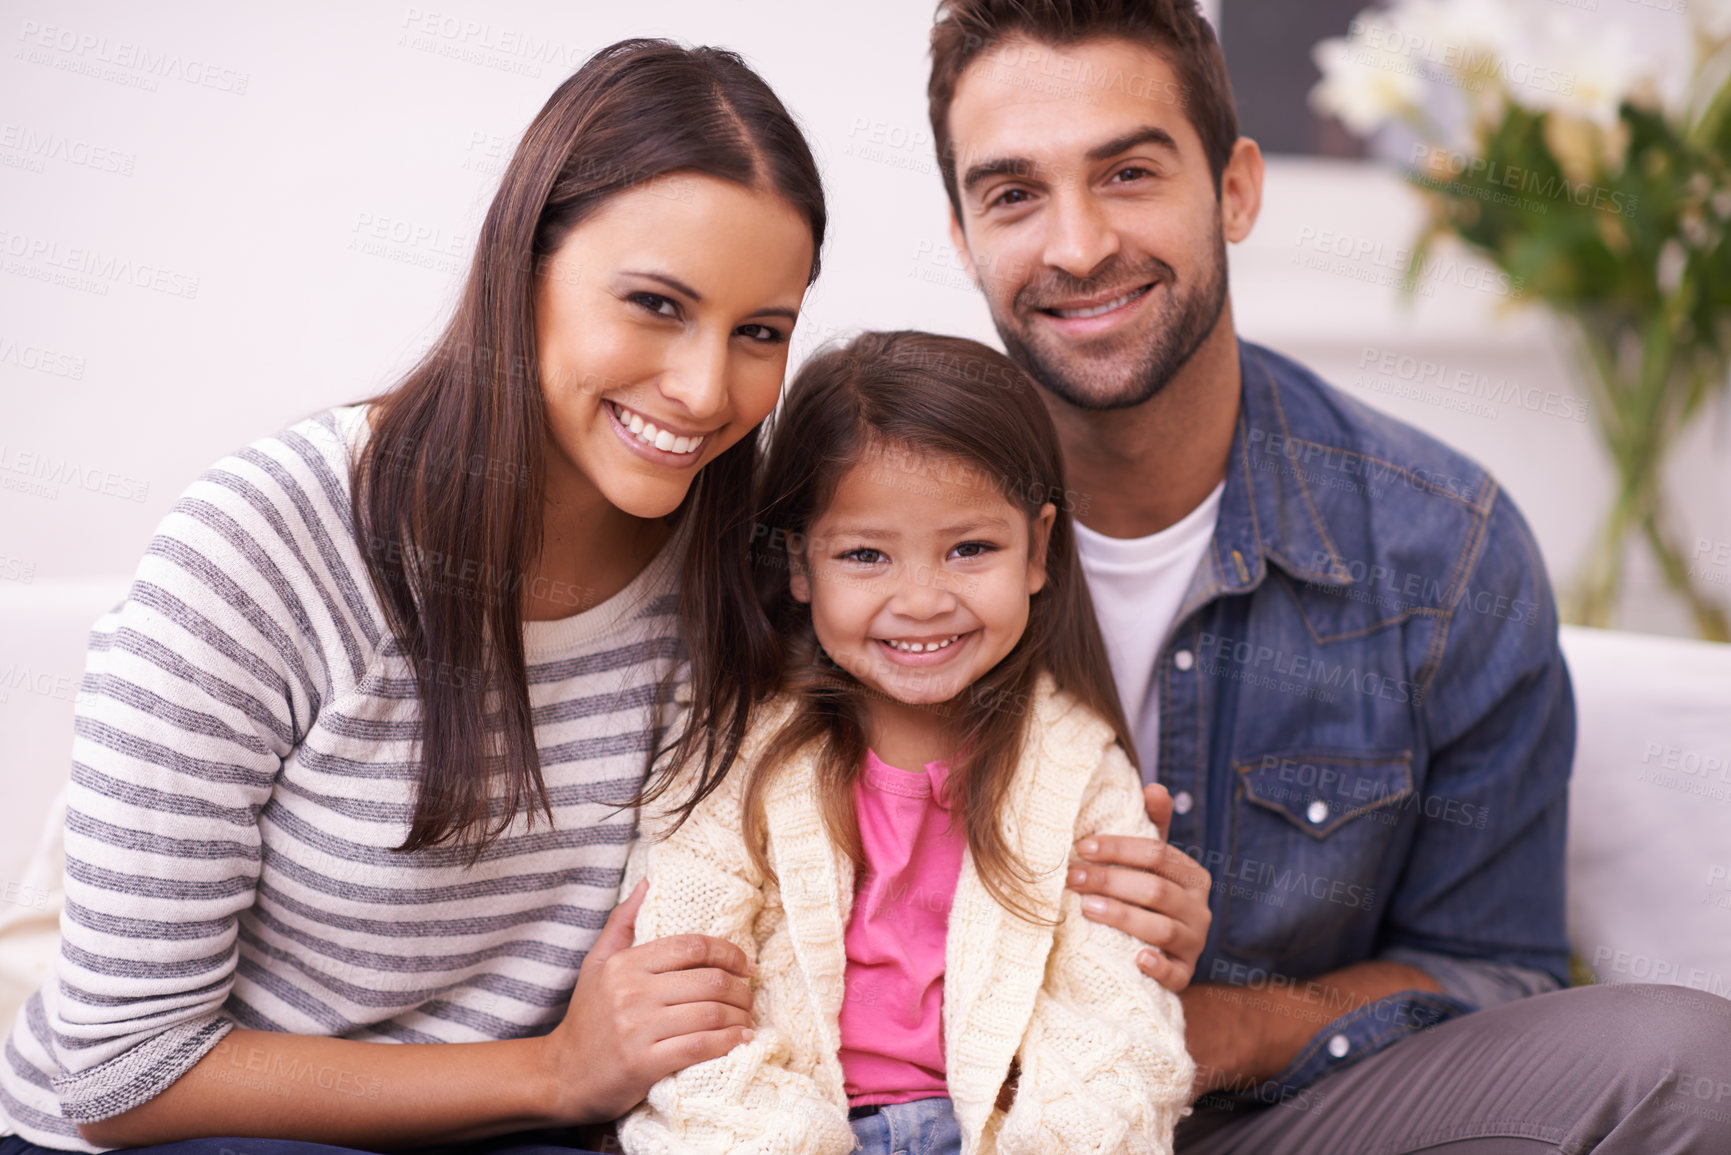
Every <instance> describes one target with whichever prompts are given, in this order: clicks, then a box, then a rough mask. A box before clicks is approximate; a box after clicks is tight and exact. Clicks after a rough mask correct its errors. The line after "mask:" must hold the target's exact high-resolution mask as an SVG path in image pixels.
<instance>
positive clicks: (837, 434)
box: [736, 331, 1135, 918]
mask: <svg viewBox="0 0 1731 1155" xmlns="http://www.w3.org/2000/svg"><path fill="white" fill-rule="evenodd" d="M771 429H772V432H771V435H770V436H771V443H770V448H769V452H768V457H767V461H766V463H765V466H764V473H763V480H762V483H761V484H760V486H759V498H758V513H757V525H756V527H755V529H754V531H753V533H754V537H755V539H756V542H757V549H756V552H755V554H754V563H755V568H756V570H757V574H758V592H759V597H760V599H761V600H762V603H763V606H764V609H765V611H766V613H767V615H768V616H769V618H770V621H771V622H772V623H773V624H774V626H775V629H776V633H777V635H778V637H779V638H780V640H781V642H782V645H783V647H784V649H783V673H782V678H781V683H780V687H779V688H780V690H781V691H782V692H783V693H786V694H790V695H793V696H794V697H795V698H796V706H795V710H794V713H793V715H792V716H791V717H790V718H789V720H788V721H787V723H786V726H785V728H784V729H783V730H782V731H781V732H780V733H779V734H778V735H777V736H776V737H775V739H774V740H773V741H771V742H770V743H769V744H768V747H767V748H768V749H769V750H770V751H772V753H771V754H770V755H769V756H768V757H766V758H764V759H763V760H761V761H759V762H758V763H757V764H756V765H753V766H750V767H741V768H740V770H738V771H736V773H747V774H750V775H751V777H750V778H749V779H748V781H747V783H746V788H745V807H744V809H745V814H746V844H747V846H748V847H749V848H750V850H751V853H752V856H753V858H754V861H755V864H756V866H757V867H758V869H760V870H762V871H763V872H764V873H765V875H766V876H769V875H770V874H771V871H770V866H769V862H768V852H767V846H766V844H765V831H764V828H763V795H764V791H765V789H766V787H767V785H768V783H769V782H770V780H771V779H772V777H773V776H774V774H775V773H776V772H777V770H778V769H779V768H780V766H781V765H783V764H784V763H785V762H786V760H787V758H789V757H791V756H792V755H793V754H794V753H795V752H796V751H798V750H801V749H803V748H805V747H807V746H809V745H811V744H813V743H815V744H816V746H817V749H818V751H819V753H818V756H817V757H818V795H819V806H820V807H821V809H822V811H823V816H824V823H825V826H826V827H827V829H828V831H829V834H830V837H831V838H832V839H834V840H835V842H836V843H837V844H838V845H840V846H841V847H842V848H843V849H844V850H845V851H846V853H847V854H848V856H849V857H850V858H852V860H853V862H854V865H855V867H856V868H861V867H863V866H864V865H865V862H864V852H863V849H862V846H861V843H860V836H859V825H858V818H857V815H856V814H855V811H854V802H853V799H854V793H853V784H854V779H855V776H856V775H857V774H858V772H859V768H860V765H861V763H862V762H863V760H864V758H865V752H866V734H867V726H866V718H867V713H866V693H867V691H866V688H865V687H864V686H862V685H861V684H860V683H859V682H858V681H856V680H855V679H854V678H853V677H852V676H851V675H849V674H847V673H846V672H845V671H843V670H841V669H840V667H838V666H836V665H835V664H834V663H833V662H832V661H830V660H829V658H828V657H827V656H826V655H825V654H824V653H823V650H822V648H821V647H820V646H819V645H818V641H817V635H816V633H815V631H814V630H813V628H812V621H811V610H810V607H809V606H807V605H805V604H804V603H802V602H800V601H799V600H797V599H796V598H794V596H793V595H792V593H791V592H790V590H789V584H788V578H789V575H790V573H791V572H792V571H791V569H790V565H791V564H792V563H793V562H794V560H795V559H793V558H790V557H789V555H788V554H789V550H790V549H799V548H802V547H801V543H802V542H803V541H804V538H805V535H806V533H807V531H808V529H809V527H810V526H811V525H812V523H813V522H814V521H816V520H817V518H818V517H820V516H821V515H822V513H823V510H824V509H825V507H826V506H827V505H828V504H829V502H830V500H831V498H832V497H833V496H834V494H835V491H836V486H837V485H838V484H839V483H840V481H841V479H842V478H843V476H845V475H846V473H847V471H848V470H849V469H851V468H853V467H854V466H855V465H856V464H858V463H859V462H860V461H861V460H862V458H864V457H865V456H866V455H867V454H868V453H870V452H873V451H883V450H888V451H890V452H891V453H892V454H902V453H906V454H911V455H914V456H916V457H919V458H925V459H929V460H935V461H938V462H942V463H955V464H957V465H960V466H965V467H966V468H968V469H970V470H973V471H975V472H977V473H979V474H981V475H983V476H984V477H986V478H987V479H989V480H990V481H991V483H992V485H993V487H994V489H995V491H996V492H999V493H1001V494H1002V495H1003V497H1004V498H1005V499H1006V500H1008V501H1009V502H1010V504H1011V505H1012V506H1014V507H1016V508H1019V509H1021V510H1022V511H1024V512H1025V513H1026V514H1027V516H1028V518H1029V525H1030V530H1031V529H1032V525H1033V519H1034V518H1035V517H1036V516H1037V515H1038V514H1039V511H1040V508H1041V506H1042V505H1044V504H1045V503H1047V502H1051V503H1052V504H1053V505H1054V506H1055V507H1056V509H1057V516H1056V518H1055V519H1054V520H1053V522H1052V528H1051V534H1050V537H1049V539H1048V543H1047V547H1046V583H1045V586H1044V587H1043V588H1042V589H1041V590H1040V592H1039V593H1037V594H1035V595H1034V596H1033V599H1032V602H1031V605H1030V607H1029V615H1028V625H1027V629H1026V630H1025V631H1024V632H1023V634H1022V637H1021V640H1020V641H1018V642H1017V643H1016V645H1015V647H1014V648H1013V649H1011V651H1010V652H1009V654H1008V655H1006V656H1005V657H1004V659H1003V660H1002V661H1001V662H999V663H998V664H997V665H996V666H994V667H993V668H992V669H991V670H990V671H989V672H988V673H987V674H986V675H985V676H984V677H982V678H981V679H980V680H979V681H978V682H975V683H974V685H972V686H971V687H969V688H967V689H966V690H964V691H962V692H961V693H960V694H958V695H957V696H956V697H955V698H953V699H951V700H950V701H949V702H947V703H945V704H944V706H943V707H942V708H943V709H944V711H945V715H946V717H947V718H948V719H949V722H950V727H951V730H952V732H953V733H954V734H955V735H956V737H957V740H958V741H957V747H958V750H959V751H960V753H958V755H957V758H956V765H955V766H953V767H952V770H951V773H950V777H949V782H950V794H951V802H950V805H951V813H952V814H953V815H959V816H960V817H961V819H962V822H963V824H964V826H965V828H966V834H967V841H968V849H969V851H970V852H971V853H972V855H973V860H974V866H975V869H976V870H977V871H978V872H979V875H980V879H981V881H982V882H983V883H984V884H985V886H986V888H987V889H988V891H989V892H990V893H991V894H992V896H993V897H994V898H996V899H997V900H998V902H999V903H1001V904H1002V905H1004V906H1005V907H1006V908H1008V909H1010V910H1012V911H1015V912H1017V913H1019V914H1021V915H1023V916H1024V917H1028V918H1033V917H1034V916H1033V915H1032V913H1031V909H1030V904H1028V903H1027V902H1026V901H1025V890H1024V885H1025V884H1026V883H1028V882H1031V881H1032V880H1031V879H1030V878H1029V877H1028V875H1027V873H1026V871H1025V870H1024V869H1023V867H1022V866H1021V864H1020V863H1019V862H1018V861H1017V859H1016V856H1015V853H1014V850H1013V848H1012V847H1011V846H1010V845H1009V844H1008V842H1007V841H1006V839H1005V837H1004V832H1003V827H1002V825H1001V819H1002V814H1003V808H1004V805H1005V800H1006V799H1007V798H1008V797H1009V793H1010V785H1011V782H1012V780H1013V779H1014V777H1015V774H1016V768H1017V764H1018V762H1019V761H1020V757H1021V753H1022V743H1023V741H1024V739H1025V736H1026V732H1027V714H1028V711H1029V710H1030V709H1032V707H1033V701H1034V692H1035V685H1036V681H1037V679H1038V677H1039V675H1040V673H1041V672H1042V671H1044V672H1048V673H1050V674H1051V675H1052V677H1053V679H1054V680H1055V681H1056V682H1057V684H1058V687H1059V688H1060V689H1062V690H1066V691H1068V692H1069V693H1070V694H1071V695H1073V696H1074V697H1075V698H1076V699H1077V700H1078V701H1079V702H1080V703H1081V704H1082V705H1084V706H1086V707H1088V708H1089V709H1091V710H1093V711H1094V712H1095V713H1097V714H1099V715H1100V717H1102V718H1104V719H1105V720H1106V721H1107V723H1108V724H1110V725H1111V727H1112V729H1113V731H1114V732H1115V733H1116V734H1117V737H1118V741H1119V744H1120V745H1122V746H1123V748H1124V751H1125V753H1126V754H1129V755H1130V756H1131V758H1132V760H1134V757H1135V753H1134V751H1135V747H1134V746H1133V744H1132V742H1131V738H1130V733H1129V727H1128V726H1127V725H1126V724H1125V721H1124V712H1123V710H1122V709H1121V708H1120V706H1119V704H1118V691H1117V687H1116V684H1115V683H1114V682H1113V679H1112V670H1111V666H1110V665H1109V664H1108V662H1107V659H1106V647H1105V643H1104V642H1102V641H1101V639H1100V629H1099V625H1098V623H1097V622H1096V621H1095V618H1094V606H1093V602H1092V601H1091V600H1090V599H1089V597H1088V586H1087V583H1086V582H1085V581H1084V579H1083V576H1082V567H1081V562H1080V560H1079V559H1078V557H1077V554H1076V540H1075V532H1074V529H1073V528H1072V526H1073V523H1072V520H1071V517H1072V509H1071V508H1070V507H1071V505H1072V503H1073V500H1074V497H1075V495H1073V494H1072V493H1070V491H1069V490H1067V489H1066V488H1065V485H1064V459H1063V454H1062V453H1061V451H1060V450H1059V447H1058V436H1057V433H1056V431H1055V430H1054V429H1053V427H1052V419H1051V417H1050V416H1049V415H1048V414H1047V412H1046V408H1045V406H1044V405H1043V404H1042V403H1041V401H1040V396H1039V391H1038V387H1037V386H1036V385H1035V384H1034V382H1033V380H1032V379H1031V378H1030V377H1028V375H1027V374H1026V373H1024V372H1023V371H1022V370H1021V369H1020V368H1018V367H1017V366H1016V365H1015V364H1014V363H1013V362H1012V361H1010V360H1009V358H1007V357H1005V356H1004V355H1003V354H1001V353H998V352H996V351H994V350H992V349H989V348H987V347H986V346H984V345H981V344H979V343H977V342H974V341H968V340H964V339H962V338H960V337H940V336H936V335H933V334H931V333H921V332H915V331H902V332H894V333H866V334H863V335H861V336H860V337H857V338H856V339H854V340H853V341H852V342H850V343H849V344H847V345H844V346H842V347H840V348H836V349H832V350H829V351H826V352H823V353H820V354H818V355H817V356H816V357H813V358H812V359H811V360H810V361H808V362H806V364H805V366H804V367H803V368H802V369H801V370H800V372H799V374H798V376H797V377H795V379H794V381H793V384H792V385H790V386H789V387H788V391H787V395H786V397H785V398H784V399H783V402H782V407H781V410H780V411H779V413H778V414H777V415H776V417H775V418H774V419H773V421H772V425H771ZM976 492H977V491H976ZM974 500H976V501H977V500H978V498H977V497H975V498H974ZM790 543H791V545H790Z"/></svg>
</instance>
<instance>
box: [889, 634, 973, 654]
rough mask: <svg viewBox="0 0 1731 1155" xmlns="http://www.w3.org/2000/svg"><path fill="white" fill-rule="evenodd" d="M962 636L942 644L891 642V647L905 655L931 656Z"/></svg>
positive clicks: (951, 638)
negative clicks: (930, 654) (934, 651)
mask: <svg viewBox="0 0 1731 1155" xmlns="http://www.w3.org/2000/svg"><path fill="white" fill-rule="evenodd" d="M961 636H962V635H960V634H956V635H955V636H954V637H950V638H946V639H944V640H943V641H941V642H891V643H890V645H891V646H892V647H893V648H895V649H898V650H900V651H901V652H902V653H904V654H929V653H931V652H932V651H933V650H941V649H943V648H944V647H945V646H947V645H949V644H950V643H951V642H954V641H955V640H956V638H959V637H961Z"/></svg>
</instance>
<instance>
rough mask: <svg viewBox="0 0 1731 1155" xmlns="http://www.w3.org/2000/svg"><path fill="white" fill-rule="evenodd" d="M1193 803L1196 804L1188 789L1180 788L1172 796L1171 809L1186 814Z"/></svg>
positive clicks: (1176, 812)
mask: <svg viewBox="0 0 1731 1155" xmlns="http://www.w3.org/2000/svg"><path fill="white" fill-rule="evenodd" d="M1194 805H1196V799H1194V798H1192V797H1191V796H1190V791H1188V790H1180V791H1179V792H1178V793H1176V794H1174V795H1173V796H1172V811H1173V813H1175V814H1188V813H1190V808H1191V807H1192V806H1194Z"/></svg>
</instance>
